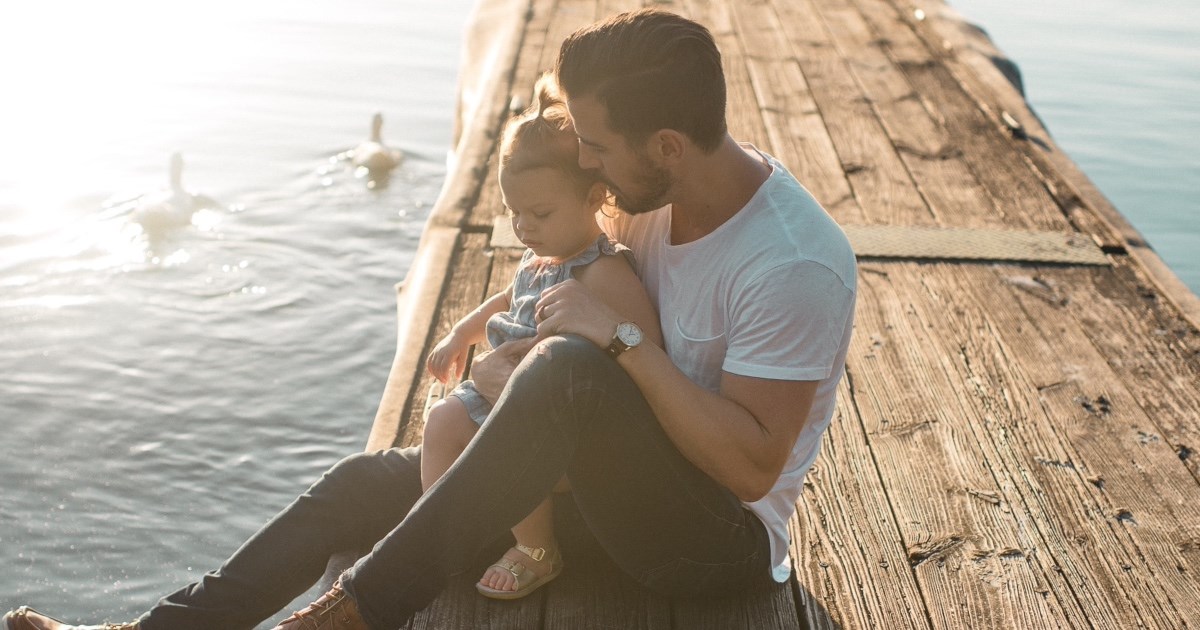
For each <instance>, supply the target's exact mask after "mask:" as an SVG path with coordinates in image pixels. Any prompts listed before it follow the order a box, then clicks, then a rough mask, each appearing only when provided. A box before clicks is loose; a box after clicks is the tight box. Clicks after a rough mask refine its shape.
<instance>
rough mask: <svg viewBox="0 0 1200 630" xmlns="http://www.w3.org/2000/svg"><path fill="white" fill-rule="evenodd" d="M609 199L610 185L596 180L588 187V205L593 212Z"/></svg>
mask: <svg viewBox="0 0 1200 630" xmlns="http://www.w3.org/2000/svg"><path fill="white" fill-rule="evenodd" d="M605 201H608V186H605V185H604V182H596V183H594V184H592V187H591V188H589V189H588V195H587V205H588V207H590V208H591V209H592V211H593V212H595V211H596V210H599V209H600V206H603V205H604V202H605Z"/></svg>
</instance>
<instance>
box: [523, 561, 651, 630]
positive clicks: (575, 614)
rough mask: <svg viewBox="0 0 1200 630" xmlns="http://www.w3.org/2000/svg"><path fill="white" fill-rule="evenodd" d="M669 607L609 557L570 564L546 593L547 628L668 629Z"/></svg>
mask: <svg viewBox="0 0 1200 630" xmlns="http://www.w3.org/2000/svg"><path fill="white" fill-rule="evenodd" d="M670 612H671V611H670V608H669V607H668V605H667V602H666V600H665V598H663V597H662V596H660V595H656V594H654V593H651V592H650V591H648V590H646V589H645V588H643V587H642V586H641V585H639V584H637V583H636V582H634V581H633V579H632V578H630V577H629V576H628V575H626V574H625V573H623V572H621V570H620V569H618V568H617V567H616V566H615V565H613V564H612V562H611V561H610V560H608V559H607V558H597V559H595V560H594V561H593V562H590V563H589V564H588V565H586V566H574V565H571V566H568V567H567V568H566V569H564V570H563V574H562V575H561V576H560V577H559V578H558V579H557V580H555V581H554V584H553V585H551V586H550V587H549V589H548V592H547V597H546V619H545V628H547V629H548V630H556V629H560V628H563V629H565V628H606V629H608V628H611V629H612V630H668V629H669V628H671V627H672V626H671V614H670Z"/></svg>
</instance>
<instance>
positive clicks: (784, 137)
mask: <svg viewBox="0 0 1200 630" xmlns="http://www.w3.org/2000/svg"><path fill="white" fill-rule="evenodd" d="M722 4H724V5H725V6H727V7H730V9H731V10H730V13H731V14H732V15H733V16H734V20H733V23H734V26H735V28H736V29H737V32H738V33H739V35H740V39H741V42H742V49H743V50H744V51H745V52H746V60H747V64H746V65H747V67H748V69H749V73H750V80H751V84H752V85H753V87H754V93H755V96H756V97H757V99H758V105H759V109H760V111H762V115H763V120H764V121H765V122H766V127H767V137H769V138H770V139H771V147H772V148H773V149H774V151H775V154H776V157H778V158H779V159H780V160H782V161H783V163H784V164H786V165H787V166H788V169H789V170H790V171H791V172H792V173H793V174H794V175H795V176H796V177H797V179H799V180H800V181H801V182H803V183H804V185H805V186H806V187H807V188H808V189H809V191H811V192H812V193H813V196H815V197H816V198H817V200H818V201H820V202H821V205H823V206H824V207H825V209H826V210H828V211H829V213H830V214H831V215H833V216H834V217H835V218H836V219H838V220H839V221H842V222H847V223H863V222H865V219H866V218H865V217H864V216H863V214H862V209H861V208H859V207H858V203H857V202H856V201H855V199H854V194H853V192H852V191H851V190H850V184H849V182H848V181H847V180H846V176H845V175H844V174H843V170H842V164H841V162H840V161H839V160H838V156H837V152H836V151H835V150H834V147H833V142H832V140H830V138H829V133H828V131H827V130H826V128H825V122H824V121H823V120H822V119H821V112H820V110H819V109H818V108H817V104H816V102H814V101H813V98H812V93H811V92H810V90H809V88H808V84H807V83H806V82H805V80H804V74H803V72H801V70H800V64H799V63H797V61H796V58H795V56H794V55H792V54H791V52H790V48H791V46H790V44H789V42H788V39H787V37H788V35H787V33H786V32H785V31H784V29H783V27H782V25H781V24H780V22H779V20H778V18H777V17H776V15H775V12H774V10H773V9H772V7H771V5H770V4H769V3H768V2H766V0H750V1H740V0H739V1H737V2H731V1H729V0H725V1H724V2H722Z"/></svg>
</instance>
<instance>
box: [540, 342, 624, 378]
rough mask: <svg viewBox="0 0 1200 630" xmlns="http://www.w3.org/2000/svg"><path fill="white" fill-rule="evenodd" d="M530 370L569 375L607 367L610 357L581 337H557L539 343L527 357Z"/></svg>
mask: <svg viewBox="0 0 1200 630" xmlns="http://www.w3.org/2000/svg"><path fill="white" fill-rule="evenodd" d="M526 361H527V366H528V368H532V369H534V370H540V371H542V372H544V373H550V374H555V373H557V374H569V373H572V372H573V371H575V370H577V369H579V368H596V367H600V368H603V367H607V365H606V364H605V363H604V362H606V361H608V357H607V356H606V355H605V354H604V351H603V350H601V349H600V348H597V347H596V344H594V343H592V342H590V341H588V340H587V339H585V338H583V337H580V336H579V335H555V336H553V337H549V338H547V339H543V340H542V341H539V342H538V344H537V345H536V346H534V347H533V349H532V350H530V351H529V355H528V356H527V357H526Z"/></svg>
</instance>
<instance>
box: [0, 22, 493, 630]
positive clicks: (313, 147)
mask: <svg viewBox="0 0 1200 630" xmlns="http://www.w3.org/2000/svg"><path fill="white" fill-rule="evenodd" d="M68 4H69V5H70V6H63V4H62V3H55V4H52V5H46V4H44V3H23V4H22V5H19V6H15V7H8V8H6V9H5V11H6V16H5V19H4V20H3V21H0V59H4V60H5V61H4V62H2V64H3V65H0V86H3V88H0V91H3V93H4V98H3V101H2V104H0V147H2V148H0V375H2V376H0V435H3V436H4V439H3V440H0V479H2V480H3V482H2V485H0V497H2V499H0V504H2V505H3V509H2V510H0V565H2V566H3V567H4V570H3V571H0V608H4V609H8V608H9V607H14V606H16V605H18V604H22V603H28V604H31V605H34V606H37V607H41V608H42V609H45V610H48V611H54V612H55V613H56V614H60V615H61V616H63V617H64V618H66V619H81V620H85V619H91V620H99V619H104V618H109V619H118V618H123V617H130V616H133V615H136V614H138V613H140V612H141V611H143V610H145V609H146V608H147V607H148V606H149V605H151V604H152V603H153V602H154V601H155V599H156V598H157V597H158V596H159V595H161V594H163V593H165V592H166V591H168V590H173V589H175V588H177V587H179V586H182V585H183V584H185V583H187V582H188V581H190V580H192V579H194V578H195V577H197V576H198V574H199V573H200V572H202V571H204V570H207V569H210V568H212V567H215V566H217V564H218V563H219V562H220V561H221V560H222V559H223V558H224V557H225V556H227V555H228V554H229V553H230V552H231V551H232V550H234V549H235V548H236V547H237V545H238V544H240V543H241V541H242V540H244V539H245V538H246V537H247V536H248V535H249V534H250V533H252V532H253V531H254V530H255V529H256V528H257V527H258V526H259V525H260V524H261V523H263V522H264V521H265V519H267V518H268V517H269V516H270V515H272V514H273V513H274V512H275V511H277V510H278V509H279V508H281V507H283V506H284V505H286V503H287V502H288V501H290V500H291V498H293V497H294V496H295V494H296V493H298V492H299V491H300V490H302V489H303V488H304V487H305V486H306V485H307V484H309V483H311V482H312V481H313V480H315V478H316V477H317V476H318V475H319V474H320V473H321V472H322V471H323V470H325V469H326V468H328V467H329V466H330V465H332V464H333V463H334V462H336V461H337V460H338V459H339V458H340V457H342V456H344V455H346V454H348V453H352V452H354V451H357V450H361V449H362V447H363V446H364V444H365V441H366V436H367V432H368V429H369V427H370V424H371V421H372V419H373V418H374V414H375V409H376V406H377V404H378V402H379V399H380V394H381V392H382V391H383V386H384V382H385V379H386V378H387V374H388V369H389V367H390V364H391V360H392V356H393V354H394V350H395V333H394V331H395V297H394V296H395V292H394V288H393V285H394V284H395V283H396V282H398V281H399V280H401V279H402V278H403V277H404V274H405V272H406V270H407V268H408V266H409V264H410V262H411V259H412V255H413V252H414V250H415V247H416V243H417V240H418V239H419V237H420V231H421V229H422V227H423V224H424V221H425V218H426V217H427V216H428V211H429V208H430V207H431V205H432V203H433V202H434V200H435V199H436V197H437V194H438V192H439V190H440V187H441V183H442V180H443V179H444V176H445V171H446V166H445V165H446V156H447V149H448V147H449V146H450V142H451V127H452V118H453V114H454V102H455V88H456V85H455V77H456V73H457V64H458V56H459V48H460V45H461V39H462V37H461V30H462V28H463V25H464V23H465V21H466V17H467V15H468V12H469V8H470V5H471V0H454V1H453V2H439V3H428V2H419V1H417V0H359V1H357V2H352V3H336V4H329V3H324V2H316V1H315V0H304V1H299V2H298V1H295V0H290V1H287V2H284V1H281V0H275V1H272V2H252V3H246V2H233V1H232V0H219V1H216V2H213V1H212V0H210V1H208V2H204V3H191V4H187V5H181V4H180V3H165V4H164V3H160V2H139V1H135V0H115V1H114V2H107V3H102V4H96V3H90V2H74V3H68ZM35 57H36V60H34V61H32V62H28V63H12V62H13V60H30V59H33V58H35ZM375 111H381V112H382V113H383V115H384V128H383V135H384V139H385V141H387V142H388V143H389V144H391V145H392V146H394V147H395V148H397V149H400V150H402V151H403V152H404V154H405V159H404V161H403V162H402V164H401V165H400V166H399V167H398V168H397V169H396V171H395V172H394V174H393V177H392V178H391V180H390V182H389V185H388V186H387V187H386V188H377V189H374V190H369V189H368V188H367V185H366V182H365V180H363V179H359V178H357V177H356V175H355V172H354V169H353V168H351V166H350V165H349V164H348V163H346V162H339V161H337V160H336V157H335V156H337V155H338V154H339V153H341V152H343V151H345V150H347V149H350V148H352V147H354V146H355V145H356V144H357V143H358V142H360V141H361V140H365V139H366V137H367V134H368V127H369V123H370V119H371V116H372V114H373V113H374V112H375ZM175 151H179V152H181V153H182V155H183V158H184V160H185V169H184V172H183V181H184V185H185V187H186V188H188V189H190V190H194V191H196V192H198V193H203V194H204V195H206V196H208V197H211V198H212V199H214V200H215V201H216V202H217V207H215V208H213V209H206V210H202V211H201V212H199V213H197V214H196V215H195V217H194V219H193V224H194V225H191V226H188V227H186V228H183V229H177V230H172V231H167V232H165V233H164V234H162V236H161V238H158V239H156V240H155V241H154V242H152V243H151V242H148V241H147V239H146V238H144V235H141V234H139V233H138V229H139V228H138V224H137V223H136V222H134V221H132V220H131V216H132V214H133V211H134V208H135V206H136V205H137V202H136V201H133V200H134V199H135V198H136V197H137V196H138V195H140V194H142V193H146V192H154V191H156V190H159V189H162V188H164V187H165V186H167V161H168V156H169V155H170V154H171V153H172V152H175Z"/></svg>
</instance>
